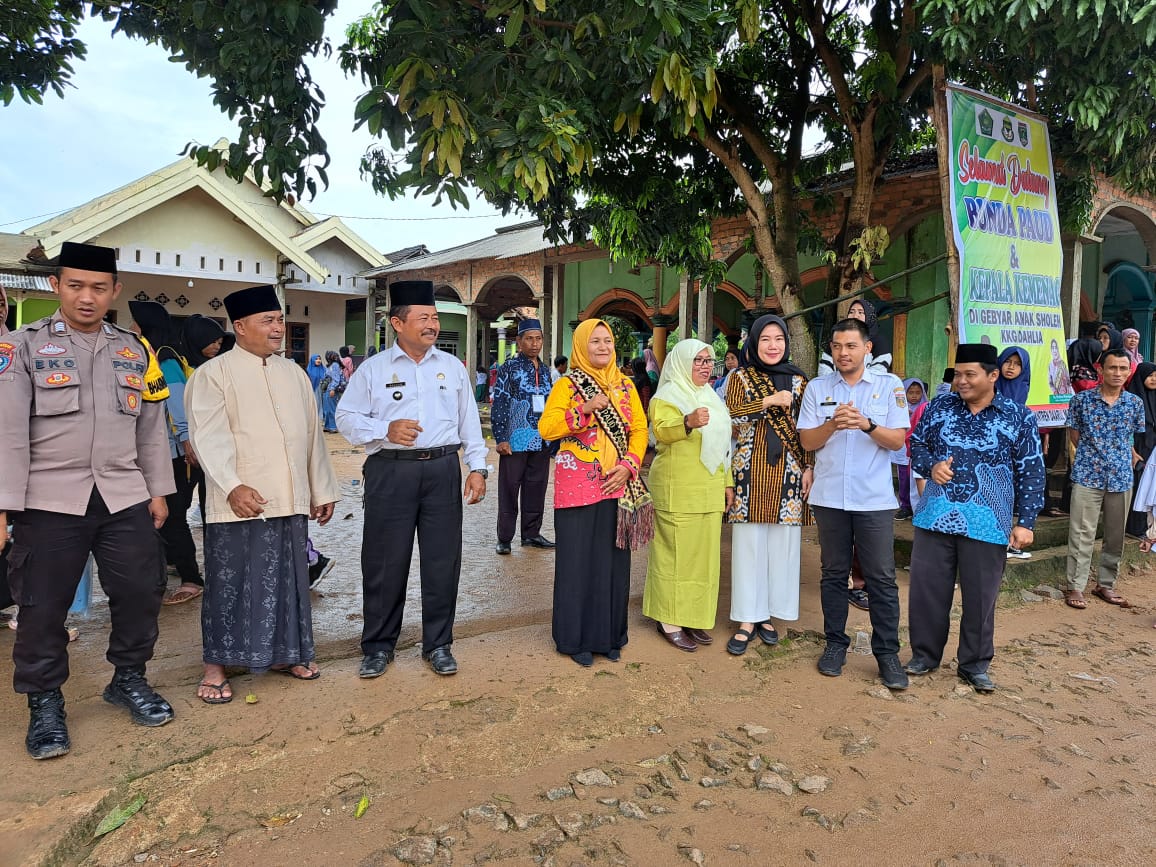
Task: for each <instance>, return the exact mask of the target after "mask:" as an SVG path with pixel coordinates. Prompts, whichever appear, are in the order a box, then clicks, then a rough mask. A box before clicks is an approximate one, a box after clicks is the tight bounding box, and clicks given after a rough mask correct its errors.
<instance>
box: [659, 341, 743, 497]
mask: <svg viewBox="0 0 1156 867" xmlns="http://www.w3.org/2000/svg"><path fill="white" fill-rule="evenodd" d="M704 349H710V350H711V358H714V350H713V349H712V348H711V347H710V346H708V345H707V344H705V343H703V342H702V341H701V340H683V341H681V342H680V343H678V344H677V345H676V346H675V347H674V349H672V350H671V351H670V353H669V354H668V355H667V356H666V362H665V363H664V364H663V365H662V375H661V376H660V377H659V380H658V391H656V392H655V393H654V397H655V399H657V400H664V401H666V402H667V403H669V404H672V405H674V406H677V407H678V408H679V409H680V410H682V412H683V414H684V415H689V414H690V413H692V412H694V411H695V410H696V409H701V408H704V407H705V408H706V409H709V410H710V421H709V422H707V424H706V427H701V428H699V429H698V430H699V433H701V434H702V448H701V449H700V451H699V460H701V461H702V465H703V466H704V467H706V468H707V470H708V471H709V472H710V473H711V474H712V475H713V474H714V473H715V472H717V471H718V469H719V467H721V466H723V465H724V464H725V463H729V461H730V458H731V414H730V412H728V411H727V405H726V404H725V403H723V402H722V398H720V397H719V396H718V394H717V393H715V390H714V389H713V388H711V387H710V383H709V382H708V383H707V384H706V385H695V384H694V380H693V379H692V378H691V371H692V370H693V369H694V357H695V356H696V355H698V354H699V353H700V352H702V351H703V350H704Z"/></svg>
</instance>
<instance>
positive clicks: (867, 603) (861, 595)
mask: <svg viewBox="0 0 1156 867" xmlns="http://www.w3.org/2000/svg"><path fill="white" fill-rule="evenodd" d="M847 601H848V602H850V603H851V604H852V605H854V606H855V607H856V608H858V609H859V610H860V611H869V610H870V609H871V597H869V596H868V595H867V591H866V590H848V591H847Z"/></svg>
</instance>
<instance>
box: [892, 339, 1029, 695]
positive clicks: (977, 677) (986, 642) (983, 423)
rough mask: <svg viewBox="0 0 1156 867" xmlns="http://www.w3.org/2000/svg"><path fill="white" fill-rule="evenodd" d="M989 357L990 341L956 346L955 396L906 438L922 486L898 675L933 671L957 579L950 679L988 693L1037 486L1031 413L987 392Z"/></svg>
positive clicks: (930, 410) (991, 388) (939, 403)
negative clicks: (1013, 563) (903, 658)
mask: <svg viewBox="0 0 1156 867" xmlns="http://www.w3.org/2000/svg"><path fill="white" fill-rule="evenodd" d="M996 360H997V355H996V351H995V347H994V346H991V345H990V344H985V343H964V344H961V345H960V346H959V348H958V350H957V351H956V356H955V379H954V388H955V393H954V394H946V395H943V396H942V397H937V398H936V399H935V400H933V401H932V402H931V404H930V405H929V406H928V407H927V409H926V410H925V411H924V413H923V418H922V419H920V421H919V424H918V425H916V427H915V430H914V431H913V432H912V434H911V466H912V467H913V468H914V470H915V472H917V473H919V475H921V476H923V477H925V478H926V479H927V487H926V488H925V489H924V491H923V499H922V500H921V501H920V503H919V506H918V508H917V510H916V513H915V517H914V519H913V523H914V524H915V540H914V544H913V546H912V550H911V588H910V591H909V594H908V600H907V619H908V625H909V627H910V633H911V650H912V657H911V661H910V662H909V663H908V664H907V666H906V670H907V673H908V674H915V675H920V674H928V673H930V672H932V671H934V670H935V669H937V668H938V667H939V664H940V662H941V661H942V659H943V649H944V646H945V645H946V644H947V633H948V626H949V614H950V612H951V601H952V598H953V597H954V596H955V584H956V582H957V581H958V582H959V590H960V595H961V596H962V599H963V617H962V619H961V620H960V624H959V651H958V652H957V654H956V659H957V661H958V666H959V668H958V671H959V676H960V677H961V678H962V679H963V680H965V681H967V683H969V684H971V686H972V687H973V688H974V689H975V690H976V691H977V692H985V693H986V692H993V691H994V690H995V684H994V683H992V681H991V678H990V677H989V676H988V673H987V670H988V666H989V665H990V664H991V660H992V657H993V656H994V655H995V604H996V600H997V599H998V598H999V588H1000V584H1001V583H1002V581H1003V571H1004V566H1005V565H1006V564H1007V546H1008V543H1009V541H1010V543H1011V544H1012V545H1014V546H1015V547H1017V548H1024V547H1026V546H1028V545H1031V543H1032V539H1033V538H1034V528H1035V526H1036V515H1038V514H1039V511H1040V509H1042V508H1043V507H1044V479H1045V476H1044V460H1043V456H1042V455H1041V453H1040V435H1039V430H1038V425H1037V423H1036V419H1035V416H1034V415H1033V414H1032V412H1031V410H1029V409H1028V408H1027V407H1025V406H1021V405H1020V404H1018V403H1014V402H1013V401H1011V400H1008V399H1007V398H1006V397H1003V396H1002V395H998V394H996V392H995V382H996V380H997V379H998V378H999V368H998V367H997V366H996ZM1013 516H1014V517H1016V518H1018V520H1017V522H1016V524H1015V526H1014V527H1013V526H1012V521H1013Z"/></svg>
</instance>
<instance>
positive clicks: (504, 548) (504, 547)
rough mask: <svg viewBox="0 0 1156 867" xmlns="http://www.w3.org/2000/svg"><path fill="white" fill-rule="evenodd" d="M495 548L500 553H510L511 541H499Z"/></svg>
mask: <svg viewBox="0 0 1156 867" xmlns="http://www.w3.org/2000/svg"><path fill="white" fill-rule="evenodd" d="M494 550H495V551H497V552H498V553H499V554H509V553H510V543H509V542H499V543H498V544H497V545H495V546H494Z"/></svg>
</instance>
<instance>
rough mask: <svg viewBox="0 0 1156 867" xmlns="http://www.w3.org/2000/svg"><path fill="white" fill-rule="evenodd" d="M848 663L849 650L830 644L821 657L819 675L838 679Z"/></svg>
mask: <svg viewBox="0 0 1156 867" xmlns="http://www.w3.org/2000/svg"><path fill="white" fill-rule="evenodd" d="M846 661H847V648H846V647H839V646H838V645H835V644H828V645H827V646H826V647H825V648H824V649H823V655H822V656H820V657H819V673H820V674H825V675H827V677H838V676H839V675H841V674H842V673H843V663H845V662H846Z"/></svg>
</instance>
